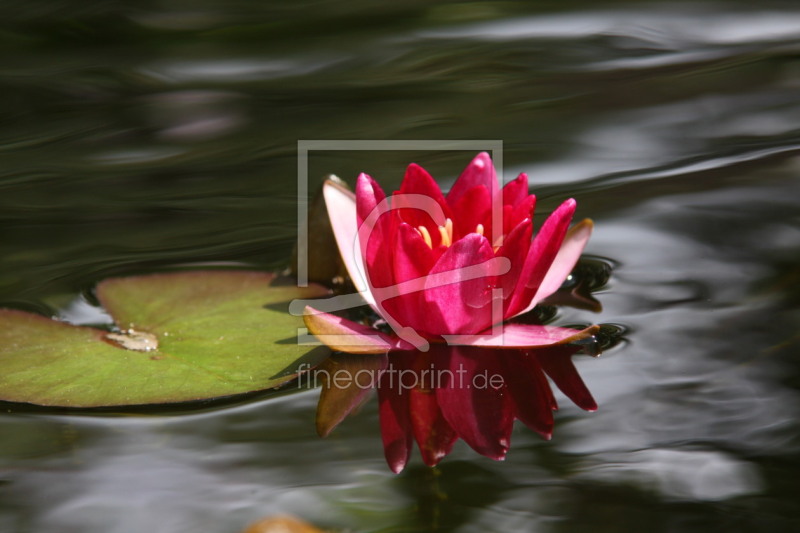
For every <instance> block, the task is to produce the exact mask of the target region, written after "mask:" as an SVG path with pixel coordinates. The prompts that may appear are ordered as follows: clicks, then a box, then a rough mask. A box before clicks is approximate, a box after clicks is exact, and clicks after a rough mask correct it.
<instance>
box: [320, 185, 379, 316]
mask: <svg viewBox="0 0 800 533" xmlns="http://www.w3.org/2000/svg"><path fill="white" fill-rule="evenodd" d="M322 194H323V196H324V198H325V206H326V207H327V209H328V217H329V218H330V220H331V227H332V228H333V235H334V237H336V244H337V245H338V246H339V253H340V254H341V256H342V260H343V261H344V265H345V268H347V273H348V274H349V275H350V279H351V280H352V281H353V285H354V286H355V288H356V290H357V291H358V292H359V293H361V296H362V297H363V298H364V300H366V301H367V303H369V304H370V305H371V306H372V307H373V308H375V300H374V299H373V297H372V293H371V292H370V291H369V284H368V283H367V279H366V277H365V276H366V267H365V265H364V259H363V256H362V255H361V247H360V246H359V244H358V241H357V238H356V236H357V234H358V222H357V220H356V215H355V213H356V195H355V194H353V193H352V192H350V191H348V190H347V189H345V188H344V187H342V186H341V185H339V184H338V183H336V182H334V181H330V180H328V181H326V182H325V185H323V187H322Z"/></svg>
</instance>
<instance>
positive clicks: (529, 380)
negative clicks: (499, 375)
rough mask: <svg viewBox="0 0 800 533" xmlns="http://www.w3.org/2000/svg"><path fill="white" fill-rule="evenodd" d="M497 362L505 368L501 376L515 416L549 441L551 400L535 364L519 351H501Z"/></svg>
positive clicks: (539, 367) (540, 372)
mask: <svg viewBox="0 0 800 533" xmlns="http://www.w3.org/2000/svg"><path fill="white" fill-rule="evenodd" d="M541 350H542V351H543V350H546V348H542V349H541ZM501 359H502V362H503V363H505V366H506V370H505V372H504V373H503V377H504V379H505V383H506V386H507V387H508V392H509V394H510V396H511V400H512V402H513V404H514V413H515V416H516V417H517V418H518V419H520V420H521V421H522V423H523V424H525V425H526V426H528V427H529V428H531V429H532V430H534V431H536V432H537V433H539V434H540V435H541V436H542V437H544V438H545V439H547V440H550V438H551V437H552V435H553V408H554V407H553V405H554V403H555V400H554V399H553V392H552V391H551V390H550V384H549V383H548V382H547V378H546V377H545V376H544V372H542V368H541V366H539V361H538V360H537V359H536V357H534V356H532V355H529V354H527V353H526V352H523V351H513V352H503V355H502V356H501Z"/></svg>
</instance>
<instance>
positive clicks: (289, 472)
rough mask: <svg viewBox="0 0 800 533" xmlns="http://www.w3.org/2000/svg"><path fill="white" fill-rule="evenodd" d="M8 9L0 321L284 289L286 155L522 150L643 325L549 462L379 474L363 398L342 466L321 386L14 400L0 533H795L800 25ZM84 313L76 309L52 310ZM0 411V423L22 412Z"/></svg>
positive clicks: (181, 7) (697, 8)
mask: <svg viewBox="0 0 800 533" xmlns="http://www.w3.org/2000/svg"><path fill="white" fill-rule="evenodd" d="M755 6H756V4H755V3H752V2H735V1H728V2H709V3H695V2H672V3H656V2H595V3H588V2H586V3H580V2H570V3H566V4H565V3H556V2H543V3H538V4H535V5H534V4H530V3H525V2H442V3H431V2H422V1H413V0H412V1H406V2H402V3H397V4H396V5H389V4H388V3H387V4H383V5H381V4H378V3H369V2H310V1H300V2H293V3H281V2H245V1H238V2H228V3H225V4H221V3H214V2H203V1H193V2H187V1H180V0H163V1H160V2H136V3H131V2H113V1H108V2H74V3H67V2H58V1H40V2H37V1H24V2H23V1H6V2H3V4H2V6H0V43H2V49H3V53H2V54H1V55H0V117H1V118H2V120H0V250H1V251H2V252H1V253H0V302H2V304H3V305H5V306H14V307H22V308H26V309H34V310H39V311H41V312H44V313H61V314H62V315H64V314H66V315H68V316H71V317H73V318H75V317H78V318H80V316H81V314H80V307H78V308H76V307H74V302H75V298H76V296H77V295H78V294H80V293H82V292H85V291H87V290H88V289H90V288H91V286H92V285H93V284H94V283H95V282H97V281H98V280H100V279H102V278H104V277H107V276H110V275H120V274H131V273H141V272H146V271H150V270H153V269H157V268H162V267H165V266H173V265H176V264H181V263H197V262H204V261H213V262H237V263H247V264H249V265H252V266H255V267H258V268H278V267H282V266H284V265H285V264H286V260H287V257H288V255H289V253H290V251H291V248H292V244H293V241H294V239H295V235H296V231H297V230H296V228H297V221H296V205H297V204H296V193H297V142H298V140H310V139H369V140H375V139H393V140H402V139H453V140H463V139H487V140H502V141H503V143H504V151H503V156H504V171H505V178H506V179H510V178H512V177H514V176H516V173H518V172H520V171H526V172H528V173H529V175H530V176H531V183H532V189H533V191H534V192H535V193H537V195H538V196H539V198H540V204H539V205H540V207H539V211H540V212H541V213H546V212H547V211H548V210H549V209H552V208H553V207H554V206H555V205H557V202H558V201H559V200H560V199H562V198H564V197H565V196H567V195H569V196H573V197H575V198H576V199H577V200H578V203H579V213H578V214H579V216H581V217H592V218H593V219H594V220H595V222H596V232H595V235H594V236H593V238H592V241H591V242H590V244H589V247H588V248H587V252H588V253H590V254H593V255H597V256H601V257H605V258H609V259H611V260H613V261H614V262H616V264H617V266H616V268H615V270H614V272H613V275H612V278H611V280H610V282H609V284H608V285H607V286H606V287H605V288H604V289H603V290H602V291H601V293H600V294H598V295H597V296H598V298H599V299H600V300H601V301H602V303H603V305H604V311H603V312H602V313H601V314H599V315H594V314H592V313H589V312H584V311H577V310H570V309H567V308H563V309H561V310H560V311H559V315H558V316H557V317H556V322H557V323H576V322H592V321H594V322H603V323H611V324H619V325H621V326H624V327H625V328H627V333H626V337H625V342H623V343H621V344H620V345H618V346H617V347H615V348H613V349H612V350H610V351H608V352H607V353H605V354H604V355H603V356H602V357H601V358H599V359H590V358H579V360H578V361H577V362H578V365H579V369H580V371H581V373H582V375H583V376H584V378H585V380H586V382H587V384H588V385H589V387H590V389H591V390H592V391H593V392H594V394H595V397H596V398H597V400H598V403H599V404H600V409H599V411H598V412H596V413H584V412H582V411H579V410H578V409H577V408H575V407H573V406H571V405H570V404H569V402H567V401H561V402H560V403H561V404H562V405H563V408H562V409H561V411H559V412H558V413H557V418H556V429H555V436H554V438H553V440H552V441H550V442H543V441H542V440H540V439H539V438H538V437H537V436H536V435H534V434H533V433H532V432H531V431H529V430H527V429H526V428H523V427H521V426H520V427H518V428H516V430H515V433H514V435H513V440H512V449H511V453H510V455H509V457H508V459H507V460H506V461H505V462H502V463H495V462H492V461H490V460H488V459H485V458H482V457H479V456H477V455H476V454H475V453H473V452H472V451H471V450H469V449H467V447H466V446H464V445H463V444H459V445H457V446H456V449H455V451H454V453H453V454H452V455H451V456H450V457H448V458H447V459H445V461H444V462H443V463H442V465H441V466H440V468H439V469H437V470H435V471H432V470H430V469H428V468H426V467H424V466H422V465H421V463H420V461H419V458H418V457H416V458H414V459H413V460H412V464H411V465H410V466H409V468H408V469H407V470H406V471H405V472H404V473H403V474H401V475H399V476H395V475H393V474H391V473H389V471H388V469H387V468H386V466H385V464H384V460H383V454H382V449H381V444H380V438H379V434H378V419H377V409H376V406H375V403H374V402H373V403H372V404H368V405H367V406H365V407H364V408H363V409H362V411H361V412H360V413H359V414H358V415H357V416H356V417H354V418H351V419H349V420H347V421H346V422H345V423H344V424H343V425H342V426H341V427H340V428H338V429H337V430H336V431H335V432H334V433H333V435H332V436H331V437H329V438H328V439H326V440H321V439H318V438H317V437H316V435H315V433H314V424H313V418H314V409H315V403H316V398H317V392H316V391H313V390H312V391H301V392H297V393H295V394H287V395H283V396H280V397H278V398H267V399H262V400H255V401H251V402H248V403H244V404H241V405H238V406H229V407H226V408H222V409H211V410H206V411H197V412H192V413H181V414H179V415H169V414H165V413H162V414H158V413H151V414H149V415H147V416H132V415H129V416H117V417H112V416H79V415H76V414H67V415H65V414H58V413H49V412H30V411H26V410H19V409H17V408H15V407H14V406H11V405H6V406H4V409H3V411H2V412H3V414H1V415H0V435H2V438H1V439H0V531H3V532H5V531H9V532H27V531H31V532H33V531H36V532H37V533H42V532H50V531H58V532H72V531H74V532H92V531H98V532H115V533H117V532H119V533H123V532H133V531H137V532H138V531H144V530H146V531H153V532H183V531H187V532H188V531H220V532H235V531H238V530H240V529H242V528H243V527H244V526H245V525H246V524H247V523H249V522H251V521H253V520H255V519H257V518H259V517H261V516H263V515H266V514H271V513H277V512H281V513H291V514H295V515H298V516H301V517H304V518H306V519H308V520H311V521H314V522H316V523H318V524H320V525H322V526H326V527H332V528H342V529H350V530H355V531H429V530H441V531H459V532H462V531H464V532H466V531H476V532H477V531H532V530H536V531H553V532H567V531H570V532H571V531H586V530H590V529H591V530H593V531H609V532H612V531H613V532H617V531H641V530H644V529H647V530H649V531H664V532H667V531H669V532H673V531H674V532H688V531H698V532H699V531H703V532H705V531H720V532H722V531H724V532H728V531H771V532H772V531H795V530H798V529H800V510H798V503H797V502H798V500H799V499H800V492H798V489H797V478H798V476H800V454H799V453H798V449H799V448H800V438H798V435H800V421H799V420H798V414H799V413H800V390H798V389H800V359H798V325H799V324H800V313H798V303H800V292H799V291H798V286H800V261H798V257H800V202H799V201H798V198H800V126H798V124H800V7H798V6H797V4H796V2H784V3H780V2H761V3H758V4H757V7H755ZM471 156H472V154H471V153H466V152H463V151H442V150H432V151H416V152H407V151H405V152H399V151H381V152H365V151H336V152H334V151H317V152H314V153H312V154H311V157H310V159H309V175H310V177H311V181H312V183H311V188H312V189H313V188H314V187H315V186H317V185H318V184H319V183H320V181H321V179H322V177H323V176H324V175H325V174H328V173H336V174H338V175H339V176H341V177H343V178H345V179H348V180H351V182H352V180H353V178H354V177H355V176H356V174H357V173H358V172H360V171H367V172H369V173H371V174H372V175H373V176H374V177H376V178H378V179H379V180H381V181H382V182H383V183H386V184H389V186H387V188H390V187H391V184H396V183H398V182H399V179H400V177H401V175H402V171H403V169H404V167H405V165H406V164H407V163H408V162H410V161H411V160H414V161H417V162H419V163H422V164H424V165H425V166H426V167H427V168H428V169H429V170H430V171H431V172H432V173H433V174H434V176H436V177H437V178H439V179H440V181H441V182H442V183H443V184H445V185H447V184H449V183H451V181H452V179H454V177H455V176H456V175H457V174H458V172H459V171H460V169H461V168H462V167H463V166H464V165H465V164H466V162H467V161H468V160H469V158H470V157H471ZM70 302H73V307H72V308H71V309H72V310H71V311H64V309H65V308H66V307H67V306H68V305H69V304H70ZM6 411H7V412H6Z"/></svg>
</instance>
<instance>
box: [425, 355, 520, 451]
mask: <svg viewBox="0 0 800 533" xmlns="http://www.w3.org/2000/svg"><path fill="white" fill-rule="evenodd" d="M489 355H490V354H486V353H485V351H484V350H476V349H473V348H466V347H450V348H449V363H448V369H449V370H450V372H449V377H448V378H447V379H448V382H447V383H445V384H444V385H443V386H441V387H439V388H438V389H436V398H437V400H438V402H439V407H440V409H441V410H442V416H444V418H445V420H447V422H448V423H449V424H450V427H452V428H453V429H454V430H455V431H456V433H457V434H458V436H459V437H461V438H462V439H464V441H465V442H466V443H467V444H468V445H469V446H470V447H471V448H472V449H473V450H475V451H476V452H478V453H480V454H481V455H485V456H486V457H489V458H491V459H495V460H501V459H504V458H505V456H506V453H507V452H508V447H509V444H510V439H511V429H512V427H513V421H514V413H513V407H512V404H511V399H510V396H509V395H508V393H507V391H506V390H505V387H504V386H502V385H501V386H500V388H495V387H494V386H493V383H495V381H492V378H493V377H494V376H500V379H499V381H500V383H502V373H501V369H499V368H498V367H497V364H496V363H495V361H494V358H492V357H490V356H489Z"/></svg>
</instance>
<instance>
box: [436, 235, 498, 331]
mask: <svg viewBox="0 0 800 533" xmlns="http://www.w3.org/2000/svg"><path fill="white" fill-rule="evenodd" d="M494 259H495V258H494V252H493V251H492V247H491V246H489V242H488V241H487V240H486V238H485V237H483V236H482V235H478V234H477V233H472V234H470V235H467V236H466V237H464V238H463V239H460V240H458V241H456V242H455V243H454V244H453V245H452V246H451V247H450V248H448V249H447V250H446V251H445V252H444V253H443V254H442V256H441V257H440V258H439V260H438V261H437V262H436V264H435V265H434V266H433V268H432V269H431V271H430V273H429V275H428V277H427V278H426V280H425V292H424V299H425V302H426V304H427V305H428V306H430V308H432V310H435V311H437V312H435V313H428V322H429V323H428V324H427V327H426V329H425V331H427V332H428V333H431V334H434V335H439V334H442V333H444V332H451V333H454V334H462V333H469V332H472V331H481V330H482V329H484V328H486V327H487V326H488V325H489V324H491V323H492V320H491V305H490V304H491V298H492V291H491V286H490V283H489V282H490V281H492V279H493V278H494V276H495V275H497V273H496V272H493V271H492V264H494V262H496V261H493V260H494ZM501 259H502V258H501ZM490 261H492V262H491V263H490ZM470 267H471V268H470ZM469 273H477V276H470V275H469ZM437 274H439V275H438V276H436V275H437ZM470 278H471V279H470ZM500 318H502V317H500Z"/></svg>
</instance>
